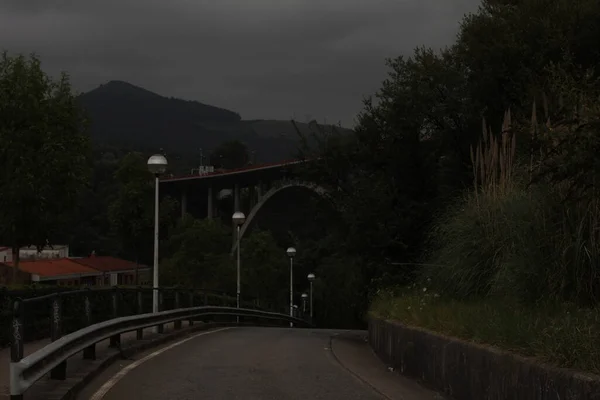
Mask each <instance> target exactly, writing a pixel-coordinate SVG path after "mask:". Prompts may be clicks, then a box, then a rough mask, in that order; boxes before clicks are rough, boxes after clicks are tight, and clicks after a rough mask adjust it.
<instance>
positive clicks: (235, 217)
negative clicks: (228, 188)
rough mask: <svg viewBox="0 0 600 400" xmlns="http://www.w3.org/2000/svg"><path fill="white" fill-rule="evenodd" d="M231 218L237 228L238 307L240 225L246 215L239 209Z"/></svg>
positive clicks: (238, 303)
mask: <svg viewBox="0 0 600 400" xmlns="http://www.w3.org/2000/svg"><path fill="white" fill-rule="evenodd" d="M231 219H232V220H233V223H234V224H235V226H236V230H237V238H236V240H237V292H236V298H237V308H240V286H241V284H240V227H241V226H242V224H243V223H244V222H245V221H246V216H245V215H244V213H243V212H241V211H236V212H234V213H233V216H232V217H231ZM237 321H238V322H239V321H240V317H239V316H238V317H237Z"/></svg>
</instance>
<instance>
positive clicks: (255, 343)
mask: <svg viewBox="0 0 600 400" xmlns="http://www.w3.org/2000/svg"><path fill="white" fill-rule="evenodd" d="M338 333H339V332H336V331H329V330H308V329H287V328H252V327H239V328H224V329H216V330H214V331H205V332H200V333H196V334H194V335H192V336H190V337H188V338H186V339H184V341H183V342H181V341H179V342H175V343H171V344H167V345H166V346H163V347H161V348H158V349H153V350H150V351H148V352H146V353H143V354H140V355H138V356H136V357H135V360H122V361H119V362H117V363H116V364H114V365H112V366H111V367H109V368H108V369H107V370H106V371H105V372H104V373H102V374H101V375H100V376H99V377H98V378H96V379H95V380H94V381H93V382H92V383H91V384H90V385H88V387H87V388H86V389H85V390H84V391H83V392H82V393H81V394H80V396H79V397H78V398H79V399H80V400H84V399H86V400H117V399H119V400H122V399H127V400H133V399H147V400H154V399H156V400H159V399H160V400H180V399H181V400H183V399H190V400H191V399H215V400H218V399H224V400H236V399H243V400H259V399H260V400H270V399H272V400H296V399H297V400H307V399H327V400H336V399H340V400H359V399H360V400H380V399H394V400H434V399H440V398H441V397H438V395H436V394H434V393H431V392H429V391H427V390H425V389H422V388H420V387H418V385H416V384H412V385H414V386H411V383H406V385H408V386H409V387H408V388H407V386H406V385H405V383H402V381H401V379H399V378H400V377H399V376H398V375H397V374H394V373H390V372H388V371H387V370H386V369H385V368H384V367H383V366H382V365H377V366H376V367H377V368H375V367H369V363H373V362H378V360H377V359H376V358H374V356H373V355H372V353H365V354H368V355H370V356H373V358H372V359H369V360H367V358H369V357H368V356H365V355H364V354H363V353H360V351H363V350H364V349H367V347H366V344H364V341H363V345H362V346H359V347H360V349H362V350H359V348H358V347H356V346H354V345H353V344H349V342H348V343H344V344H343V345H342V344H340V349H342V350H343V351H344V354H343V357H338V356H337V355H336V354H334V353H332V351H331V344H332V339H331V338H332V335H336V334H338ZM333 343H334V345H333V346H334V347H335V346H336V344H335V340H334V341H333ZM348 346H350V347H351V349H349V350H344V348H345V347H348ZM346 353H347V354H346ZM361 354H362V355H361ZM344 360H349V361H347V362H349V363H350V364H353V365H350V366H348V365H343V363H344ZM374 360H375V361H374ZM365 368H368V370H369V371H368V373H365V374H363V375H366V376H368V379H369V380H372V381H374V382H375V385H372V383H371V382H365V380H364V379H361V378H360V377H359V376H360V375H361V372H360V371H361V369H362V370H365ZM378 368H379V369H378ZM353 370H354V371H358V372H353ZM374 386H376V387H374Z"/></svg>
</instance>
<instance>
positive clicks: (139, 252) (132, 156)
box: [108, 152, 177, 264]
mask: <svg viewBox="0 0 600 400" xmlns="http://www.w3.org/2000/svg"><path fill="white" fill-rule="evenodd" d="M115 180H116V181H117V183H118V192H117V196H116V198H115V199H114V201H113V202H112V203H111V205H110V207H109V212H108V215H109V220H110V224H111V228H112V232H113V234H114V235H115V236H116V238H117V239H118V243H119V247H120V253H121V255H122V256H124V257H126V258H129V259H132V260H134V261H135V262H136V263H139V262H143V263H147V264H151V260H152V254H153V250H154V247H153V243H154V242H153V239H152V238H153V232H154V177H153V175H152V174H151V173H150V172H149V171H148V169H147V168H146V159H145V157H144V156H143V155H142V154H141V153H135V152H132V153H129V154H127V155H125V157H123V158H122V159H121V161H120V162H119V167H118V169H117V170H116V172H115ZM176 209H177V202H176V201H175V200H174V199H172V198H171V197H169V196H165V197H163V198H162V199H161V202H160V206H159V212H160V217H159V218H160V219H159V220H160V225H161V226H160V230H161V232H163V237H165V236H167V235H166V234H165V232H168V230H169V228H170V227H171V226H172V225H173V223H174V212H175V210H176Z"/></svg>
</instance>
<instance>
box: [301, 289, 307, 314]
mask: <svg viewBox="0 0 600 400" xmlns="http://www.w3.org/2000/svg"><path fill="white" fill-rule="evenodd" d="M307 298H308V295H307V294H306V293H302V314H306V299H307Z"/></svg>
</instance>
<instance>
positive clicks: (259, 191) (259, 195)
mask: <svg viewBox="0 0 600 400" xmlns="http://www.w3.org/2000/svg"><path fill="white" fill-rule="evenodd" d="M262 196H263V183H262V181H258V184H257V185H256V197H257V202H259V203H260V201H261V200H262Z"/></svg>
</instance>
